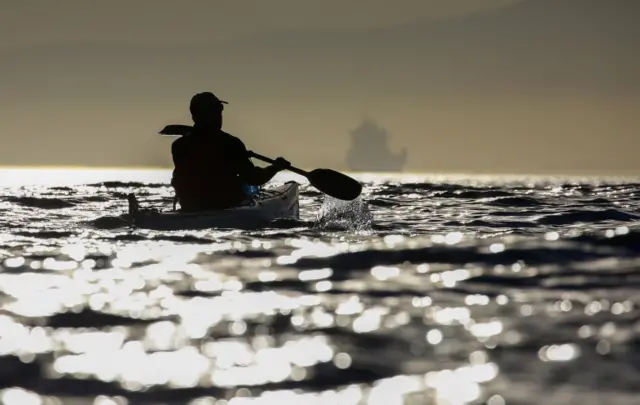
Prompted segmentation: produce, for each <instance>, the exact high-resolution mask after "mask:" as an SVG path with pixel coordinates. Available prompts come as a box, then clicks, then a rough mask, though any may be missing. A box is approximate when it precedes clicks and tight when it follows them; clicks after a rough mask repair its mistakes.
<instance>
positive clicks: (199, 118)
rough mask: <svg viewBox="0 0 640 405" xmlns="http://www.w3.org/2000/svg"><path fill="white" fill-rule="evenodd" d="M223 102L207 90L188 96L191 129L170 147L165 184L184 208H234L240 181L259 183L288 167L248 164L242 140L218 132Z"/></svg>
mask: <svg viewBox="0 0 640 405" xmlns="http://www.w3.org/2000/svg"><path fill="white" fill-rule="evenodd" d="M224 104H227V102H226V101H222V100H220V99H218V97H216V96H215V95H214V94H212V93H209V92H206V93H198V94H196V95H195V96H193V98H192V99H191V104H190V106H189V109H190V110H191V117H192V119H193V123H194V125H193V131H192V133H191V134H189V135H187V136H183V137H181V138H179V139H177V140H176V141H174V142H173V144H172V145H171V154H172V156H173V164H174V166H175V169H174V170H173V178H172V179H171V185H172V186H173V187H174V189H175V192H176V197H177V199H178V202H179V203H180V207H181V208H182V209H183V210H185V211H203V210H217V209H226V208H231V207H234V206H237V205H238V204H240V203H241V202H242V200H243V199H245V198H246V193H245V192H244V186H245V185H253V186H262V185H263V184H265V183H267V182H268V181H269V180H271V179H272V178H273V176H274V175H275V174H276V173H278V172H279V171H281V170H284V169H287V168H288V167H289V166H290V164H289V162H288V161H286V160H285V159H283V158H278V159H276V162H275V163H274V164H273V165H271V166H268V167H264V168H261V167H256V166H254V165H253V163H252V162H251V159H250V157H249V154H248V152H247V148H246V147H245V145H244V143H243V142H242V141H241V140H240V139H238V138H236V137H235V136H232V135H230V134H228V133H226V132H224V131H222V111H223V110H224Z"/></svg>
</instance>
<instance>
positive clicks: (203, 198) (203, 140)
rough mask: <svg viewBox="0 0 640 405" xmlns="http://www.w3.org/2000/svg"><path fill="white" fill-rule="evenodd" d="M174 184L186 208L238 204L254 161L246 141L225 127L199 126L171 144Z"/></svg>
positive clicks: (224, 206) (214, 208)
mask: <svg viewBox="0 0 640 405" xmlns="http://www.w3.org/2000/svg"><path fill="white" fill-rule="evenodd" d="M171 154H172V156H173V163H174V166H175V169H174V171H173V178H172V181H171V184H172V185H173V187H174V188H175V191H176V196H177V198H178V201H179V202H180V206H181V208H182V209H183V210H186V211H201V210H216V209H225V208H230V207H233V206H237V205H238V204H239V203H240V202H241V201H242V200H243V198H244V197H245V195H244V192H243V179H242V174H243V173H247V172H248V171H249V170H250V169H251V168H252V167H253V164H252V163H251V160H250V159H249V156H248V153H247V149H246V147H245V145H244V143H243V142H242V141H241V140H240V139H238V138H236V137H235V136H232V135H230V134H228V133H226V132H224V131H222V130H213V131H206V130H199V129H198V128H194V132H193V133H192V134H190V135H187V136H183V137H181V138H179V139H177V140H176V141H174V142H173V144H172V145H171Z"/></svg>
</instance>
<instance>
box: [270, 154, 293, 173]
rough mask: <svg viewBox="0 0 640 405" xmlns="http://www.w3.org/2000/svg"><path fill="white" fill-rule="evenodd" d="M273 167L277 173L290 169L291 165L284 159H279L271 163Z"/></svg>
mask: <svg viewBox="0 0 640 405" xmlns="http://www.w3.org/2000/svg"><path fill="white" fill-rule="evenodd" d="M273 167H274V168H275V169H276V170H278V171H282V170H287V169H288V168H290V167H291V163H290V162H289V161H288V160H286V159H285V158H281V157H279V158H277V159H276V160H275V162H273Z"/></svg>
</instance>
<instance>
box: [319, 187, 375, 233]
mask: <svg viewBox="0 0 640 405" xmlns="http://www.w3.org/2000/svg"><path fill="white" fill-rule="evenodd" d="M372 225H373V214H372V213H371V211H370V210H369V206H368V205H367V203H366V202H365V201H363V200H362V198H361V197H358V198H357V199H355V200H353V201H343V200H338V199H336V198H333V197H331V196H328V195H325V196H324V200H323V202H322V206H321V207H320V209H319V210H318V214H317V217H316V224H315V228H316V229H322V230H346V231H369V230H371V229H372Z"/></svg>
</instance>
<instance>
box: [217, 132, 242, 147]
mask: <svg viewBox="0 0 640 405" xmlns="http://www.w3.org/2000/svg"><path fill="white" fill-rule="evenodd" d="M220 132H221V133H222V135H223V136H224V137H225V139H226V140H227V142H229V145H230V146H231V147H233V148H242V149H246V146H245V144H244V142H242V140H241V139H240V138H238V137H237V136H233V135H231V134H230V133H228V132H225V131H220Z"/></svg>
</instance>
